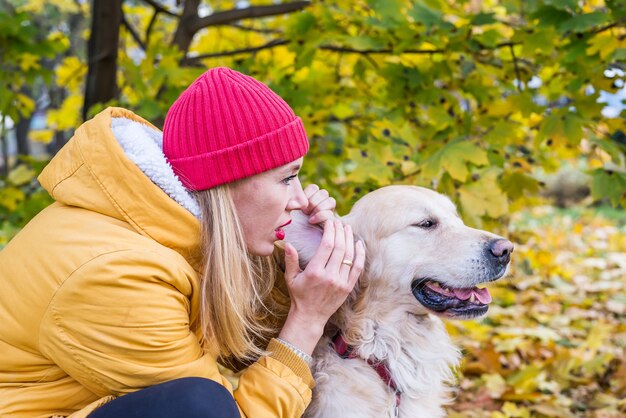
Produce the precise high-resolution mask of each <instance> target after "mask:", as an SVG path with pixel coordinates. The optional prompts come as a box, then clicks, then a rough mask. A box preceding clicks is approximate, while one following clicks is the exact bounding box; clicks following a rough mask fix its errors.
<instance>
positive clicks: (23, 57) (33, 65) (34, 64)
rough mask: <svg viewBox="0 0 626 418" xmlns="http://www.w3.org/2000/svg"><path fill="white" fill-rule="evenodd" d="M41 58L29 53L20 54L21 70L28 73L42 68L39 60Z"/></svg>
mask: <svg viewBox="0 0 626 418" xmlns="http://www.w3.org/2000/svg"><path fill="white" fill-rule="evenodd" d="M40 58H41V57H40V56H39V55H35V54H29V53H28V52H22V53H21V54H20V68H21V69H22V71H28V70H30V69H37V68H39V67H40V65H39V59H40Z"/></svg>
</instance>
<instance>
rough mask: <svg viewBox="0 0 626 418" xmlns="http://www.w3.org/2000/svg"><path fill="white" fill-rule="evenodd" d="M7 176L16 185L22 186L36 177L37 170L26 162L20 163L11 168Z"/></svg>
mask: <svg viewBox="0 0 626 418" xmlns="http://www.w3.org/2000/svg"><path fill="white" fill-rule="evenodd" d="M7 178H8V180H9V182H11V183H12V184H14V185H15V186H21V185H24V184H26V183H28V182H30V181H31V180H32V179H33V178H35V170H33V169H32V168H30V167H28V166H27V165H25V164H20V165H18V166H17V167H16V168H15V169H13V170H11V172H10V173H9V175H8V176H7Z"/></svg>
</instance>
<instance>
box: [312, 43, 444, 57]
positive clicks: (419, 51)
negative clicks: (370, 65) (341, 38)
mask: <svg viewBox="0 0 626 418" xmlns="http://www.w3.org/2000/svg"><path fill="white" fill-rule="evenodd" d="M319 49H323V50H325V51H333V52H349V53H353V54H364V55H368V54H389V53H392V52H394V50H393V49H391V48H385V49H354V48H348V47H343V46H334V45H322V46H320V47H319ZM444 52H445V50H443V49H406V50H404V51H400V53H401V54H441V53H444Z"/></svg>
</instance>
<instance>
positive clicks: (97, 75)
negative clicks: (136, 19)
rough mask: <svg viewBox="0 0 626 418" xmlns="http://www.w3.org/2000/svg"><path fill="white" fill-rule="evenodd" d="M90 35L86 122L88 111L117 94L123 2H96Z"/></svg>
mask: <svg viewBox="0 0 626 418" xmlns="http://www.w3.org/2000/svg"><path fill="white" fill-rule="evenodd" d="M91 11H92V20H91V35H90V36H89V42H88V44H87V56H88V59H89V60H88V62H89V68H88V70H87V83H86V84H87V85H86V88H85V106H84V108H83V119H87V112H88V111H89V108H90V107H91V106H93V105H94V104H96V103H105V102H107V101H109V100H111V99H113V98H114V97H115V96H116V95H117V80H116V73H117V49H118V42H119V33H120V25H121V22H122V0H93V3H92V6H91Z"/></svg>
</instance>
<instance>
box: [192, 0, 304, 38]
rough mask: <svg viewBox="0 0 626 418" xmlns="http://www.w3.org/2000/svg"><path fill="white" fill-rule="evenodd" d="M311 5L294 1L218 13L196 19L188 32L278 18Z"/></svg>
mask: <svg viewBox="0 0 626 418" xmlns="http://www.w3.org/2000/svg"><path fill="white" fill-rule="evenodd" d="M310 4H311V3H310V2H309V1H294V2H291V3H282V4H276V5H272V6H252V7H246V8H245V9H232V10H226V11H223V12H216V13H213V14H211V15H209V16H205V17H202V18H199V19H195V20H193V21H191V22H190V27H189V28H188V31H189V32H191V33H196V32H198V31H199V30H200V29H203V28H206V27H208V26H217V25H225V24H227V23H231V22H235V21H237V20H241V19H249V18H259V17H267V16H276V15H281V14H285V13H291V12H295V11H298V10H302V9H304V8H305V7H307V6H308V5H310Z"/></svg>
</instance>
